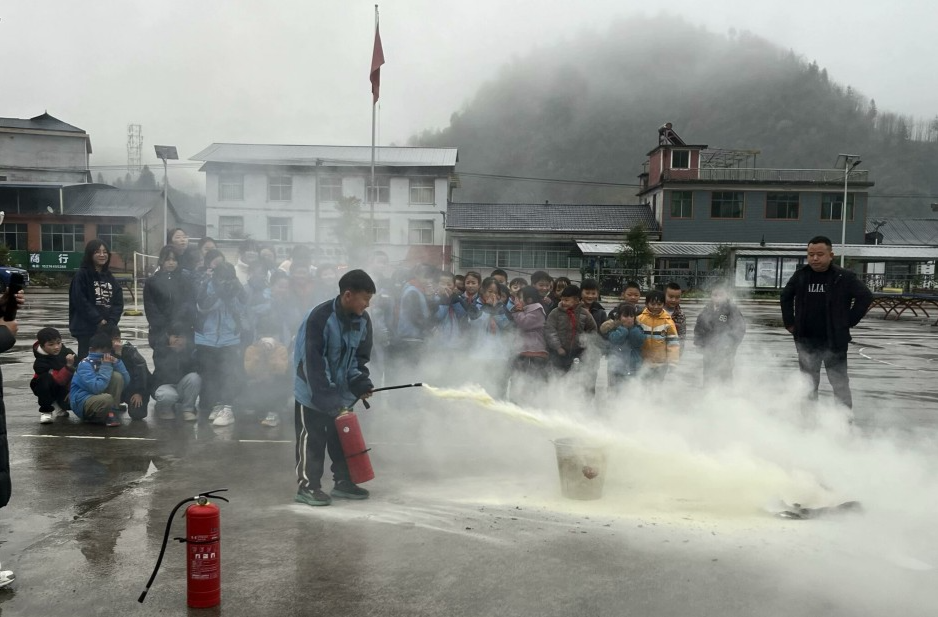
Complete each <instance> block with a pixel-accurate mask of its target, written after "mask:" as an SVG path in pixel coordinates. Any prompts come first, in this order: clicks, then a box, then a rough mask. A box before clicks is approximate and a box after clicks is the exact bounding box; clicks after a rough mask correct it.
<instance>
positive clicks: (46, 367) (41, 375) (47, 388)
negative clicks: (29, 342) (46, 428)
mask: <svg viewBox="0 0 938 617" xmlns="http://www.w3.org/2000/svg"><path fill="white" fill-rule="evenodd" d="M33 356H34V357H35V358H36V359H35V361H33V378H32V380H30V382H29V387H30V389H31V390H32V391H33V394H35V395H36V398H38V399H39V423H40V424H50V423H51V422H52V421H53V419H54V418H67V417H68V409H69V404H68V391H69V387H70V386H71V383H72V375H74V374H75V352H74V351H72V350H71V349H69V348H68V347H65V346H64V345H63V344H62V335H61V334H59V331H58V330H56V329H55V328H43V329H42V330H40V331H39V332H38V333H37V334H36V342H35V343H33Z"/></svg>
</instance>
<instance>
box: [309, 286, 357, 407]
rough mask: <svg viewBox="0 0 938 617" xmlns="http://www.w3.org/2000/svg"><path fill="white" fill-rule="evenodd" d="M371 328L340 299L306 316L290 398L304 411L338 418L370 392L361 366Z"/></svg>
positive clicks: (325, 304)
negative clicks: (312, 411) (344, 305)
mask: <svg viewBox="0 0 938 617" xmlns="http://www.w3.org/2000/svg"><path fill="white" fill-rule="evenodd" d="M371 345H372V328H371V318H370V317H369V316H368V314H367V313H365V314H363V315H360V316H359V315H355V314H354V313H350V312H348V311H346V310H345V309H343V308H342V304H341V302H340V300H339V298H335V299H334V300H333V301H331V302H323V303H322V304H320V305H319V306H317V307H316V308H314V309H313V310H311V311H310V312H309V313H308V314H307V316H306V319H304V320H303V323H302V324H301V325H300V330H299V332H298V333H297V335H296V346H295V347H294V348H293V367H294V375H295V378H294V383H293V395H294V397H295V398H296V401H297V402H298V403H300V404H301V405H303V406H305V407H309V408H310V409H314V410H316V411H320V412H323V413H326V414H329V415H330V416H333V417H335V416H338V415H339V413H340V412H341V410H342V408H343V407H348V406H350V405H352V404H354V403H355V401H356V400H357V399H358V397H359V396H361V395H362V394H364V393H365V392H368V391H370V390H371V389H372V388H374V386H373V385H372V383H371V376H370V374H369V372H368V367H367V366H366V364H367V363H368V361H369V359H370V358H371Z"/></svg>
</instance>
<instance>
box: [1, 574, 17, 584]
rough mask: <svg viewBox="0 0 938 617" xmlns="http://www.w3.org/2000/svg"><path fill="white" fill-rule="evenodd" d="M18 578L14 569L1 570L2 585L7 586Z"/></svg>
mask: <svg viewBox="0 0 938 617" xmlns="http://www.w3.org/2000/svg"><path fill="white" fill-rule="evenodd" d="M15 580H16V575H15V574H13V570H0V587H6V586H7V585H9V584H10V583H12V582H13V581H15Z"/></svg>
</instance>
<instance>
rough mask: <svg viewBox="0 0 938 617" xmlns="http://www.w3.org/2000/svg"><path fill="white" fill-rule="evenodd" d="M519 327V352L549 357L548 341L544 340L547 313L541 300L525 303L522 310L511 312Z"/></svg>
mask: <svg viewBox="0 0 938 617" xmlns="http://www.w3.org/2000/svg"><path fill="white" fill-rule="evenodd" d="M509 315H511V319H512V321H514V322H515V325H516V326H517V327H518V332H519V336H518V344H517V352H518V353H519V354H530V355H543V356H544V357H545V358H546V357H547V341H546V340H544V325H545V324H546V323H547V315H546V314H545V313H544V305H543V304H541V303H540V302H535V303H532V304H525V305H524V308H523V309H521V310H520V311H512V312H511V313H509Z"/></svg>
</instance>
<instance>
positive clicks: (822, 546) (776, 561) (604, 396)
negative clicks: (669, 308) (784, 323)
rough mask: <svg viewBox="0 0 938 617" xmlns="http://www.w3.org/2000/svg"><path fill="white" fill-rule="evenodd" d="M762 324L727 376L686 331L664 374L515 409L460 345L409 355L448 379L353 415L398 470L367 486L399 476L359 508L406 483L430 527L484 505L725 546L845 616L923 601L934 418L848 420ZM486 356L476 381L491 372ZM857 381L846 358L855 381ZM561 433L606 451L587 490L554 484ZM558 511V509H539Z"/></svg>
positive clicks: (653, 542)
mask: <svg viewBox="0 0 938 617" xmlns="http://www.w3.org/2000/svg"><path fill="white" fill-rule="evenodd" d="M689 321H690V320H689ZM771 336H772V333H771V332H770V331H769V332H767V331H766V330H765V329H764V328H761V329H759V328H757V331H756V332H755V333H752V332H750V335H749V338H748V339H747V340H746V341H744V343H743V346H742V348H741V349H740V357H739V362H737V369H736V380H735V382H734V385H732V386H728V387H713V388H709V389H704V388H703V387H702V386H701V384H700V364H701V359H700V354H698V353H696V352H695V351H693V348H692V346H691V345H690V344H688V345H687V347H686V349H685V353H684V355H683V359H682V364H681V366H680V367H679V368H678V369H677V370H676V371H675V372H673V373H672V374H670V375H669V376H668V378H667V380H666V382H649V381H647V378H644V379H643V378H640V379H638V380H635V381H633V382H631V383H630V384H629V385H628V386H627V387H625V388H624V389H622V390H621V391H620V392H619V393H618V394H614V395H612V396H610V395H609V393H608V392H607V390H606V383H605V381H606V380H605V375H604V371H600V376H599V379H598V382H597V384H598V387H597V395H596V398H595V399H593V398H592V397H590V396H588V395H586V394H584V392H583V389H582V383H577V377H575V376H573V377H571V376H568V377H567V378H564V379H559V378H557V379H552V380H551V381H550V383H549V384H548V385H542V386H540V387H539V389H537V390H536V391H535V394H534V395H533V396H528V397H527V398H526V399H524V400H521V401H517V403H518V404H517V405H516V404H514V403H510V402H507V401H502V400H495V399H493V398H492V397H491V396H489V395H488V394H486V393H485V392H484V390H483V389H481V388H480V386H478V385H477V384H474V383H465V382H466V380H465V378H464V376H465V375H467V374H473V375H476V374H478V365H477V364H475V363H474V362H473V360H471V359H469V358H467V357H466V356H465V355H464V356H462V357H460V356H458V355H454V356H452V357H451V358H450V360H449V361H448V362H446V363H445V364H441V363H440V362H439V361H429V360H428V361H426V362H423V363H420V364H419V365H417V366H413V367H410V371H409V372H408V376H410V377H414V378H417V377H419V376H423V378H424V379H425V380H426V381H428V382H429V383H431V384H437V385H440V384H443V386H444V387H442V388H424V389H423V390H404V391H397V392H389V393H379V394H376V395H375V396H374V397H373V398H372V400H371V402H372V404H373V406H374V411H370V412H362V413H363V414H364V415H363V418H364V420H363V421H364V422H365V430H366V436H367V437H369V445H370V446H372V447H373V448H375V449H377V450H378V451H383V452H385V453H386V454H384V455H383V456H384V457H385V458H384V460H385V464H392V465H393V466H394V468H393V471H392V470H391V469H388V470H387V474H385V480H384V481H376V483H377V484H384V483H385V482H387V479H386V476H387V475H388V474H390V475H393V476H396V477H401V478H405V479H406V482H405V483H404V484H403V485H402V486H400V487H395V488H394V492H395V495H396V499H392V500H391V503H390V504H387V506H384V505H379V504H378V503H375V504H372V505H373V506H374V507H373V508H369V510H368V517H369V520H372V521H373V522H376V523H379V522H385V523H394V522H399V521H398V519H399V517H400V513H399V511H398V510H399V506H397V505H395V504H398V503H400V501H398V500H404V502H406V501H407V500H408V497H409V496H417V495H419V496H420V499H421V501H423V500H424V499H427V500H429V501H430V503H431V504H432V503H438V504H439V505H437V506H432V505H428V506H426V510H425V512H424V514H425V515H426V516H424V517H423V518H421V517H420V515H419V514H417V515H413V514H411V515H409V516H410V518H409V519H408V520H412V519H414V517H416V520H417V521H418V524H422V525H424V526H426V527H427V528H428V529H429V530H431V531H437V532H447V533H466V534H470V531H469V530H468V528H467V531H465V532H463V531H462V529H461V528H460V529H453V528H452V527H449V526H447V523H446V521H447V520H449V519H450V518H456V517H457V513H464V512H465V511H468V510H470V509H478V508H479V507H480V505H481V506H482V507H483V509H484V507H485V506H490V507H493V508H500V510H498V511H499V512H502V511H505V510H510V511H511V512H512V514H513V515H516V516H520V517H530V518H532V520H533V519H536V520H538V521H544V522H543V524H545V525H546V524H551V523H550V521H552V520H554V521H555V522H556V524H569V525H573V522H572V521H574V520H575V521H578V522H576V525H580V524H581V523H582V524H583V525H585V526H584V527H582V529H584V530H586V529H591V528H592V527H590V525H593V526H596V527H599V526H602V525H604V526H605V527H610V526H611V527H612V528H614V529H618V530H620V533H619V534H618V535H619V536H621V540H618V541H613V542H622V543H623V550H628V548H626V547H632V548H635V547H641V548H642V549H647V550H650V551H656V552H661V551H675V554H674V558H675V559H681V558H682V554H683V555H684V556H685V557H686V556H687V555H688V554H697V553H699V552H701V551H705V552H706V551H710V552H713V554H715V555H720V559H721V560H725V559H726V555H727V553H728V554H729V555H730V557H731V558H732V559H733V564H732V567H735V568H741V569H745V570H747V571H751V572H753V573H755V575H756V576H764V577H767V579H768V580H770V581H773V583H772V584H775V585H777V587H778V589H779V590H784V593H786V594H787V593H793V594H800V593H803V594H809V595H811V596H812V597H822V598H828V599H829V601H830V602H831V603H832V606H837V607H838V609H839V610H841V611H843V612H844V613H845V614H884V613H885V612H886V611H890V612H898V613H901V614H916V615H918V614H922V615H924V614H930V611H931V610H932V609H933V607H934V606H935V602H936V601H938V592H936V591H935V586H934V583H935V580H936V579H935V572H936V570H935V566H936V563H935V557H934V556H935V554H936V549H938V531H936V530H935V527H934V524H933V516H934V512H935V511H936V508H938V457H936V455H938V439H936V435H935V433H934V431H931V430H927V429H923V430H919V429H918V428H914V429H913V428H911V427H908V426H902V428H885V427H884V425H882V424H877V421H876V420H882V418H885V417H888V416H889V414H890V413H893V412H896V413H898V410H899V407H900V406H901V405H902V403H901V402H899V401H900V400H901V397H895V398H894V400H895V401H896V402H894V403H891V404H890V403H887V404H885V405H884V404H881V403H880V402H879V401H872V400H868V399H866V400H862V401H859V402H858V406H859V408H860V411H858V412H856V418H854V414H853V413H851V412H848V411H847V410H845V409H843V408H840V407H837V406H836V405H835V404H834V403H833V399H832V397H829V396H827V395H826V394H825V392H824V391H825V390H826V383H824V385H822V396H821V399H820V401H819V402H817V403H809V402H808V401H807V400H806V392H807V384H806V383H805V382H804V381H802V379H801V377H800V376H799V374H798V371H797V368H796V365H795V362H794V348H793V346H792V348H791V349H790V350H788V351H790V354H788V353H784V352H782V353H778V350H779V349H780V348H779V347H778V345H777V344H774V345H772V346H769V345H767V344H765V341H766V340H769V339H770V337H771ZM778 340H779V339H775V341H776V343H777V342H778ZM788 344H790V343H788ZM785 349H787V345H786V347H785ZM854 357H856V356H854V355H852V356H851V358H854ZM851 362H853V360H851ZM489 368H490V370H491V374H489V375H486V376H484V377H483V381H484V380H485V378H486V377H496V376H498V375H500V374H501V372H502V371H503V370H504V366H503V365H500V364H498V363H492V364H491V365H490V366H489ZM586 374H588V372H587V373H586ZM571 375H573V374H571ZM863 379H866V377H860V378H858V377H857V375H856V370H854V391H855V392H857V386H858V382H859V381H860V380H863ZM864 385H868V384H864ZM359 411H361V410H359ZM854 419H855V420H856V422H855V423H854ZM564 437H574V438H578V439H581V440H584V441H585V442H586V443H593V444H602V445H603V446H604V447H605V449H606V452H607V455H608V459H607V467H606V468H605V469H602V470H600V473H601V474H605V477H604V480H605V483H604V484H605V485H604V487H603V496H602V498H601V499H600V500H596V501H574V500H569V499H564V498H563V497H561V495H560V483H559V481H558V468H557V463H556V459H555V452H554V447H553V445H552V444H551V441H552V440H556V439H558V438H564ZM379 475H381V474H380V472H379ZM377 484H376V486H377ZM846 501H858V502H860V504H861V505H862V511H859V512H842V513H836V512H835V513H830V514H828V515H827V516H823V517H821V518H818V519H815V520H784V519H781V518H778V517H777V516H776V515H777V514H778V513H779V512H781V511H784V510H788V509H791V508H792V507H793V506H794V504H796V503H797V504H801V505H802V506H805V507H809V508H819V507H832V506H837V505H838V504H841V503H843V502H846ZM418 509H419V507H418ZM564 515H568V516H570V517H571V518H570V519H564V518H559V519H556V518H552V516H553V517H556V516H560V517H563V516H564ZM326 516H329V517H330V518H333V513H327V514H326ZM345 516H348V514H339V513H335V520H341V519H342V518H343V517H345ZM421 521H422V522H421ZM577 528H578V529H579V528H580V527H577ZM584 532H585V531H584ZM470 535H471V534H470ZM479 540H480V541H497V540H496V539H492V538H491V537H487V536H486V537H480V538H479ZM760 580H761V579H760ZM792 610H793V611H794V612H795V613H796V614H797V613H798V610H797V607H792Z"/></svg>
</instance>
